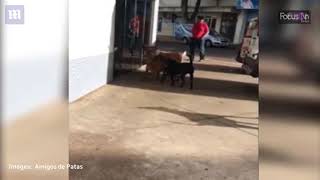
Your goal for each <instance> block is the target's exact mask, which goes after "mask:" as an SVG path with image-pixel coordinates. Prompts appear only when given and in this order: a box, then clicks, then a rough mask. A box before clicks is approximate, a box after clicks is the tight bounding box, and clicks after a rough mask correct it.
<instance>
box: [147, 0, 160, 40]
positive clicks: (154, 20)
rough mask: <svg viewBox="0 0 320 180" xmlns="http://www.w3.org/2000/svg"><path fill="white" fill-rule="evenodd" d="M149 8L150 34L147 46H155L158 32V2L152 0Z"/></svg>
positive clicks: (157, 0)
mask: <svg viewBox="0 0 320 180" xmlns="http://www.w3.org/2000/svg"><path fill="white" fill-rule="evenodd" d="M151 6H152V8H151V27H150V29H151V33H150V37H149V45H155V43H156V40H157V32H158V19H159V0H153V1H152V4H151Z"/></svg>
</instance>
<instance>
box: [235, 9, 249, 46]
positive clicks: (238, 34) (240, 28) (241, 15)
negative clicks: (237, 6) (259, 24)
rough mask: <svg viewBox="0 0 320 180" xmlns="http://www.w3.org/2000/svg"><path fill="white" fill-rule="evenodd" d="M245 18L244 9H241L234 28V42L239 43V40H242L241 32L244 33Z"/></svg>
mask: <svg viewBox="0 0 320 180" xmlns="http://www.w3.org/2000/svg"><path fill="white" fill-rule="evenodd" d="M246 19H247V15H246V13H245V11H241V12H240V13H239V14H238V20H237V24H236V30H235V34H234V39H233V43H234V44H240V43H241V40H242V38H243V34H244V29H245V25H246Z"/></svg>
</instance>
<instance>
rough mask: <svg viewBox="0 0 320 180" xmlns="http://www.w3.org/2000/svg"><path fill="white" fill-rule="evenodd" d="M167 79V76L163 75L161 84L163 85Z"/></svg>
mask: <svg viewBox="0 0 320 180" xmlns="http://www.w3.org/2000/svg"><path fill="white" fill-rule="evenodd" d="M166 79H167V74H166V73H163V74H162V76H161V79H160V82H161V84H163V83H164V81H165V80H166Z"/></svg>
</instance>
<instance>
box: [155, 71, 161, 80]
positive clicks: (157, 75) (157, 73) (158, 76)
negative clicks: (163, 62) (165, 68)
mask: <svg viewBox="0 0 320 180" xmlns="http://www.w3.org/2000/svg"><path fill="white" fill-rule="evenodd" d="M159 79H160V72H156V80H159Z"/></svg>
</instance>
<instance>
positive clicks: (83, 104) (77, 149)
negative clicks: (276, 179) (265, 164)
mask: <svg viewBox="0 0 320 180" xmlns="http://www.w3.org/2000/svg"><path fill="white" fill-rule="evenodd" d="M230 56H231V55H230ZM195 66H196V72H195V80H194V87H195V89H194V90H192V91H191V90H189V89H188V88H187V83H188V81H187V83H186V87H185V88H179V87H170V86H169V83H166V84H164V85H161V84H160V83H159V82H158V81H155V80H154V79H152V78H151V77H150V75H148V74H145V73H141V72H140V73H139V72H136V73H128V74H121V75H120V77H119V78H118V79H117V80H115V81H114V82H113V83H112V84H110V85H106V86H104V87H102V88H100V89H99V90H97V91H95V92H93V93H91V94H90V95H88V96H86V97H84V98H82V99H80V100H78V101H76V102H74V103H73V104H71V105H70V139H69V141H70V163H75V164H83V165H84V169H83V170H81V171H70V179H77V180H81V179H90V180H95V179H99V180H100V179H108V180H109V179H110V180H113V179H117V180H118V179H120V180H147V179H148V180H149V179H150V180H171V179H172V180H220V179H221V180H222V179H227V180H234V179H239V180H256V179H258V118H257V117H258V82H257V79H254V78H251V77H250V76H247V75H244V74H242V72H241V69H240V64H238V63H236V62H235V61H234V60H232V59H231V58H230V57H223V56H221V57H214V56H210V58H208V60H206V61H204V62H201V63H198V62H196V63H195Z"/></svg>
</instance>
